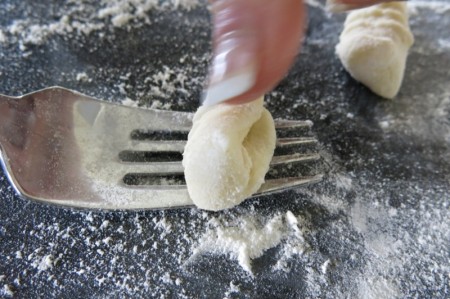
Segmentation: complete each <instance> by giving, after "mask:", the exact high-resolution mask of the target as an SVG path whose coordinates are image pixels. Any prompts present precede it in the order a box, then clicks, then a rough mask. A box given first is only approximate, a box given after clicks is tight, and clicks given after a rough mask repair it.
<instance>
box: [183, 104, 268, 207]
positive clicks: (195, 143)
mask: <svg viewBox="0 0 450 299" xmlns="http://www.w3.org/2000/svg"><path fill="white" fill-rule="evenodd" d="M275 140H276V135H275V125H274V122H273V119H272V116H271V114H270V113H269V111H267V110H266V109H265V108H264V107H263V99H262V98H260V99H258V100H256V101H253V102H251V103H247V104H242V105H228V104H218V105H214V106H209V107H200V108H199V109H198V111H197V112H196V114H195V116H194V120H193V127H192V129H191V131H190V132H189V136H188V141H187V144H186V147H185V149H184V153H183V166H184V176H185V178H186V184H187V188H188V191H189V195H190V197H191V199H192V200H193V202H194V203H195V204H196V205H197V206H198V207H199V208H201V209H205V210H212V211H217V210H222V209H227V208H231V207H233V206H235V205H237V204H239V203H241V202H242V201H243V200H244V199H246V198H247V197H249V196H250V195H252V194H253V193H255V192H256V191H258V189H259V187H260V186H261V185H262V184H263V183H264V176H265V175H266V173H267V171H268V170H269V164H270V161H271V160H272V156H273V152H274V150H275Z"/></svg>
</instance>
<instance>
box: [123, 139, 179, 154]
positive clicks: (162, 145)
mask: <svg viewBox="0 0 450 299" xmlns="http://www.w3.org/2000/svg"><path fill="white" fill-rule="evenodd" d="M185 145H186V141H184V140H176V141H172V140H171V141H136V140H130V141H129V142H128V146H127V147H128V148H127V150H130V151H136V152H138V151H143V152H165V151H171V152H180V153H182V152H183V151H184V146H185Z"/></svg>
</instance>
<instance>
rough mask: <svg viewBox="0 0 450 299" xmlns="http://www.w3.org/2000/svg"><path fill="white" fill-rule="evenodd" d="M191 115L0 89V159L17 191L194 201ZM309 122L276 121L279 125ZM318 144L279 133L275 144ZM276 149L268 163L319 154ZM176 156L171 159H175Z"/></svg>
mask: <svg viewBox="0 0 450 299" xmlns="http://www.w3.org/2000/svg"><path fill="white" fill-rule="evenodd" d="M192 116H193V114H192V113H186V112H173V111H161V110H152V109H141V108H132V107H126V106H122V105H118V104H113V103H108V102H104V101H100V100H97V99H94V98H91V97H88V96H86V95H83V94H80V93H78V92H74V91H71V90H68V89H65V88H61V87H50V88H47V89H43V90H40V91H36V92H33V93H30V94H27V95H24V96H21V97H9V96H3V95H0V148H1V151H0V154H1V155H0V158H1V161H2V166H3V168H4V170H5V173H6V175H7V177H8V179H9V180H10V182H11V184H12V186H13V187H14V189H15V191H16V192H17V193H18V194H19V196H21V197H24V198H26V199H31V200H36V201H39V202H43V203H51V204H57V205H63V206H69V207H77V208H91V209H123V210H129V209H160V208H175V207H185V206H192V205H193V203H192V201H191V199H190V198H189V195H188V192H187V189H186V186H185V185H183V183H182V180H183V167H182V165H181V159H182V152H183V149H184V145H185V140H180V139H185V138H186V136H187V133H188V132H189V130H190V128H191V125H192V123H191V119H192ZM311 125H312V123H311V122H309V121H286V120H284V121H283V120H278V121H276V126H277V128H278V129H283V128H284V129H296V128H297V129H299V128H309V127H310V126H311ZM315 142H317V140H316V139H314V138H312V137H302V138H280V139H278V143H277V148H283V147H288V146H292V145H296V144H297V145H299V144H311V143H315ZM319 158H320V156H319V154H317V153H311V154H298V153H297V154H289V155H276V156H274V158H273V160H272V164H271V167H276V166H277V165H278V166H282V167H283V166H286V165H291V164H292V163H296V162H305V161H312V160H317V159H319ZM174 159H175V161H174ZM320 179H321V175H315V176H310V177H283V178H275V179H270V180H267V181H266V183H265V184H264V185H263V186H262V187H261V189H260V190H259V191H258V193H257V194H255V195H254V196H258V195H261V194H267V193H272V192H277V191H281V190H284V189H286V188H292V187H296V186H300V185H304V184H308V183H314V182H318V181H320Z"/></svg>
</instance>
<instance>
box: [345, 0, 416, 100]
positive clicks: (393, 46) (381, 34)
mask: <svg viewBox="0 0 450 299" xmlns="http://www.w3.org/2000/svg"><path fill="white" fill-rule="evenodd" d="M413 42H414V37H413V35H412V33H411V30H410V28H409V25H408V12H407V7H406V3H403V2H389V3H383V4H378V5H374V6H371V7H369V8H364V9H360V10H355V11H352V12H351V13H349V14H348V16H347V19H346V21H345V24H344V30H343V32H342V34H341V36H340V41H339V44H338V45H337V46H336V53H337V54H338V56H339V58H340V59H341V62H342V64H343V65H344V67H345V68H346V69H347V71H348V72H349V73H350V74H351V75H352V77H353V78H355V79H356V80H358V81H360V82H362V83H363V84H364V85H366V86H367V87H369V88H370V89H371V90H372V91H373V92H375V93H376V94H378V95H380V96H382V97H385V98H388V99H392V98H393V97H395V96H396V95H397V93H398V91H399V89H400V86H401V84H402V81H403V74H404V72H405V63H406V57H407V55H408V50H409V48H410V47H411V46H412V44H413Z"/></svg>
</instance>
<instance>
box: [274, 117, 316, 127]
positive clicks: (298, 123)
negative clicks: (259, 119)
mask: <svg viewBox="0 0 450 299" xmlns="http://www.w3.org/2000/svg"><path fill="white" fill-rule="evenodd" d="M274 122H275V128H277V129H294V128H311V127H312V126H313V122H312V121H310V120H287V119H275V120H274Z"/></svg>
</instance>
